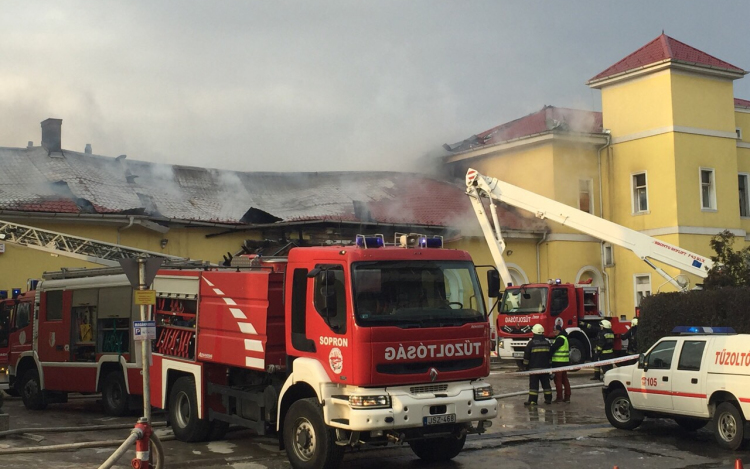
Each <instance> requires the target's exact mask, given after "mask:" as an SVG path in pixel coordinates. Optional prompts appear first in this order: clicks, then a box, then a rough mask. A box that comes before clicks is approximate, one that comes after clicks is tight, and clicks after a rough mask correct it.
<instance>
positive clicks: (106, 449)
mask: <svg viewBox="0 0 750 469" xmlns="http://www.w3.org/2000/svg"><path fill="white" fill-rule="evenodd" d="M509 371H513V370H512V368H498V367H495V369H494V370H493V372H492V374H491V375H490V377H489V378H488V380H489V381H490V382H491V383H492V384H493V386H494V389H495V393H496V395H500V394H502V395H506V394H513V393H516V392H517V393H520V395H518V396H514V397H508V398H503V399H499V400H498V403H499V416H498V417H497V418H496V419H495V420H494V421H493V426H492V427H491V428H490V429H489V431H488V432H487V433H485V434H483V435H470V436H469V438H468V439H467V444H466V448H465V450H464V451H463V452H462V453H461V454H460V455H459V456H458V457H457V458H456V459H455V460H454V461H451V462H448V463H445V464H432V465H429V466H428V465H426V464H424V463H423V462H422V461H420V460H418V459H416V457H415V456H414V455H413V453H412V452H411V451H410V449H409V448H408V446H400V447H395V446H390V447H387V448H372V449H363V450H359V451H354V452H351V453H347V455H346V456H345V458H344V463H343V464H342V467H344V468H349V467H352V468H362V469H369V468H371V469H382V468H383V467H388V468H389V469H401V468H427V467H429V468H430V469H433V468H459V467H467V468H468V467H472V468H476V467H477V465H478V464H481V466H479V467H495V466H502V468H503V469H515V468H519V469H520V468H531V467H533V468H538V467H539V466H550V467H554V468H556V469H558V468H571V469H581V468H583V467H585V468H608V469H611V468H612V467H614V466H618V467H619V468H620V469H627V468H643V467H658V468H660V469H670V468H688V467H689V468H697V467H701V468H703V467H705V468H722V467H725V468H732V467H734V462H735V460H736V459H737V458H738V457H739V458H744V459H745V460H746V461H747V462H748V464H750V454H748V453H747V452H739V453H732V452H727V451H724V450H721V449H719V448H718V447H717V445H716V443H715V442H714V440H713V434H712V433H711V432H710V430H708V429H703V430H700V431H698V432H691V433H689V432H685V431H683V430H682V429H681V428H680V427H678V426H677V425H676V424H674V423H673V422H672V421H671V420H668V419H656V420H647V421H646V422H644V424H643V425H642V426H641V427H639V428H638V429H637V430H636V431H632V432H627V431H623V430H616V429H614V428H612V427H611V426H610V425H609V423H608V422H607V420H606V417H605V416H604V409H603V407H604V406H603V402H602V397H601V390H600V387H599V386H596V382H592V381H591V380H590V378H591V377H592V373H591V372H587V371H580V372H576V373H571V374H570V375H569V376H570V381H571V384H572V385H573V386H574V387H576V386H583V387H581V388H579V389H574V390H573V395H572V399H571V402H570V403H560V404H551V405H544V404H541V405H539V406H537V407H536V408H531V409H530V408H526V407H524V406H523V402H524V401H525V400H526V395H525V392H526V391H527V388H528V379H527V378H526V377H520V376H514V375H511V374H509V373H508V372H509ZM592 384H593V385H594V387H591V385H592ZM4 410H5V412H7V413H8V415H9V419H10V427H11V429H25V430H24V431H23V432H22V433H20V434H15V435H9V436H6V437H3V438H0V467H2V468H3V469H5V468H7V469H17V468H18V469H20V468H23V469H27V468H29V467H32V468H47V467H50V468H52V467H54V468H73V467H75V468H96V467H98V466H99V465H100V464H102V463H103V462H104V461H105V460H106V459H107V458H108V457H109V456H110V455H111V454H112V453H113V452H114V450H115V449H116V448H117V446H119V444H120V442H122V441H123V440H124V439H125V438H127V436H128V434H129V432H130V428H132V426H133V424H134V423H135V421H136V420H137V416H136V415H133V416H130V417H121V418H117V417H109V416H106V415H105V414H104V413H103V410H102V407H101V403H100V396H80V395H71V398H70V400H69V402H68V403H67V404H54V405H50V406H49V407H48V408H47V409H46V410H44V411H37V412H33V411H28V410H26V409H25V408H24V406H23V404H22V403H21V401H20V400H19V399H17V398H6V400H5V406H4ZM153 421H154V422H156V423H157V425H158V422H163V421H164V415H163V414H160V413H158V412H156V413H154V415H153ZM92 425H96V426H105V428H104V429H102V428H99V429H97V430H92V431H79V432H71V431H62V432H47V431H41V429H43V428H45V427H58V428H60V427H80V428H83V427H87V426H92ZM156 431H157V433H158V434H159V435H160V438H161V439H162V441H163V444H164V448H165V453H166V457H167V458H166V462H167V467H169V468H182V467H201V468H220V467H223V468H226V467H231V468H236V469H264V468H268V469H276V468H284V469H288V468H289V467H290V466H289V463H288V462H287V459H286V455H285V453H284V452H283V451H280V450H279V449H278V443H277V440H276V438H274V437H258V436H254V435H253V434H252V432H250V431H249V430H245V429H231V430H230V432H229V433H228V434H227V437H226V439H224V440H222V441H214V442H205V443H183V442H180V441H177V440H175V439H174V437H173V435H172V434H171V431H170V430H169V429H168V428H166V427H164V426H159V427H157V430H156ZM56 445H68V448H70V449H67V450H65V451H61V450H60V449H59V447H58V448H54V446H56ZM75 445H78V446H80V447H74V446H75ZM89 445H90V446H91V447H85V446H89ZM134 456H135V454H134V451H133V450H129V451H128V452H127V453H126V454H125V456H124V457H123V458H122V459H121V460H120V461H119V462H118V464H117V465H115V467H117V468H128V467H130V460H131V459H132V458H133V457H134ZM488 464H491V465H492V466H486V465H488ZM749 467H750V466H749Z"/></svg>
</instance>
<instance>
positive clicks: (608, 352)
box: [591, 319, 615, 381]
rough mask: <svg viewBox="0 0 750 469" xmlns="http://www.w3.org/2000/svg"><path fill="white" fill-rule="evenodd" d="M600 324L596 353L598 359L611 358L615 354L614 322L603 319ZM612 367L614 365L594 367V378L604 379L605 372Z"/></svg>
mask: <svg viewBox="0 0 750 469" xmlns="http://www.w3.org/2000/svg"><path fill="white" fill-rule="evenodd" d="M599 326H600V327H601V329H600V330H599V334H597V336H596V347H595V348H594V354H595V357H596V360H597V361H599V360H609V359H612V358H614V356H615V349H614V347H615V333H614V332H612V323H611V322H609V321H608V320H606V319H603V320H602V321H601V322H600V323H599ZM611 369H612V365H603V366H597V367H596V368H594V377H593V378H591V379H592V380H598V381H603V380H604V374H605V373H606V372H607V371H609V370H611Z"/></svg>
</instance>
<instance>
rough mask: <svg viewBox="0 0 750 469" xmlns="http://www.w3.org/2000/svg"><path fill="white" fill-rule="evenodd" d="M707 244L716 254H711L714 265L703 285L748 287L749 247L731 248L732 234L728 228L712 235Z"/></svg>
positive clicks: (712, 286) (712, 288) (749, 279)
mask: <svg viewBox="0 0 750 469" xmlns="http://www.w3.org/2000/svg"><path fill="white" fill-rule="evenodd" d="M709 244H710V245H711V249H713V250H714V251H715V252H716V255H715V256H711V260H712V261H713V262H714V266H713V267H712V268H711V270H709V271H708V277H706V280H704V282H703V287H704V288H705V289H706V290H718V289H720V288H725V287H750V247H745V248H743V249H741V250H739V251H735V250H733V249H732V246H733V244H734V235H733V234H732V232H730V231H729V230H724V231H722V232H721V233H719V234H717V235H716V236H714V237H712V238H711V242H710V243H709Z"/></svg>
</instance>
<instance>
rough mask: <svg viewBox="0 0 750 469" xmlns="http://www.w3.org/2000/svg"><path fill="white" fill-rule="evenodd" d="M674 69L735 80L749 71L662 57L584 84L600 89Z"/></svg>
mask: <svg viewBox="0 0 750 469" xmlns="http://www.w3.org/2000/svg"><path fill="white" fill-rule="evenodd" d="M670 68H672V69H675V70H681V71H687V72H692V73H700V74H703V75H711V76H715V77H719V78H726V79H731V80H737V79H739V78H742V77H744V76H745V75H747V74H748V73H750V72H746V71H745V70H734V69H727V68H720V67H714V66H711V65H704V64H698V63H695V62H685V61H681V60H673V59H664V60H660V61H658V62H654V63H651V64H648V65H643V66H641V67H638V68H633V69H630V70H626V71H624V72H620V73H616V74H614V75H609V76H606V77H602V78H598V79H591V80H589V81H587V82H586V84H587V85H588V86H589V87H591V88H595V89H601V88H603V87H605V86H608V85H612V84H614V83H618V82H621V81H625V80H630V79H633V78H637V77H640V76H643V75H646V74H650V73H656V72H660V71H663V70H667V69H670Z"/></svg>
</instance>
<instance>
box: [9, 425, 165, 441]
mask: <svg viewBox="0 0 750 469" xmlns="http://www.w3.org/2000/svg"><path fill="white" fill-rule="evenodd" d="M151 426H152V427H166V426H167V422H154V423H152V424H151ZM121 428H133V424H132V423H118V424H114V425H86V426H77V427H39V428H35V427H28V428H14V429H12V430H4V431H0V437H3V436H9V435H17V434H19V433H54V432H85V431H96V430H119V429H121Z"/></svg>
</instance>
